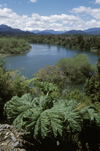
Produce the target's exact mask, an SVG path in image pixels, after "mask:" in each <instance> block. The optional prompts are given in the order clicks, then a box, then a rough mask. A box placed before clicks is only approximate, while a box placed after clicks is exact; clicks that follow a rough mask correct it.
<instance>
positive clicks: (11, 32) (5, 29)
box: [0, 25, 34, 35]
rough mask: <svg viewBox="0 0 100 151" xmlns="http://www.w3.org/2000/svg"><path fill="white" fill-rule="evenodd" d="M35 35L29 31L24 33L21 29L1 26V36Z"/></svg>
mask: <svg viewBox="0 0 100 151" xmlns="http://www.w3.org/2000/svg"><path fill="white" fill-rule="evenodd" d="M2 34H5V35H34V33H32V32H29V31H22V30H20V29H15V28H11V27H9V26H7V25H0V35H2Z"/></svg>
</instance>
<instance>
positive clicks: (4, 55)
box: [0, 47, 32, 57]
mask: <svg viewBox="0 0 100 151" xmlns="http://www.w3.org/2000/svg"><path fill="white" fill-rule="evenodd" d="M31 49H32V47H31V48H30V49H28V50H26V51H24V52H23V51H21V52H20V53H18V54H16V53H15V54H11V53H7V54H0V57H8V56H15V55H19V54H23V53H26V52H28V51H30V50H31Z"/></svg>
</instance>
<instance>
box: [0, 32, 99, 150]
mask: <svg viewBox="0 0 100 151" xmlns="http://www.w3.org/2000/svg"><path fill="white" fill-rule="evenodd" d="M8 39H9V42H8V45H7V42H6V40H8ZM13 39H14V40H13ZM15 39H16V40H15ZM20 39H24V40H22V45H24V44H26V41H28V42H33V43H46V44H56V45H60V46H64V47H70V48H76V49H81V51H83V50H96V52H97V54H98V56H99V59H98V63H97V65H96V67H95V66H93V65H91V64H90V63H89V60H88V58H87V56H85V55H82V54H80V55H74V57H73V58H72V59H71V58H63V59H60V60H59V61H58V62H57V63H56V65H55V66H46V67H45V68H43V69H40V70H39V71H38V72H37V73H36V74H35V75H34V77H33V78H32V79H28V78H25V77H21V76H20V73H19V71H14V70H7V69H6V67H5V64H6V63H5V62H4V61H3V58H0V120H1V122H2V119H4V120H7V122H8V123H10V124H13V125H15V126H16V128H17V129H18V130H21V129H24V130H25V131H26V138H27V139H30V140H31V141H32V142H34V145H35V146H34V150H35V149H37V150H39V151H42V150H43V151H45V150H52V151H55V150H57V151H64V150H70V151H71V150H73V151H74V150H75V151H76V150H77V151H82V150H83V151H94V150H95V151H97V150H99V149H100V37H96V36H88V37H87V36H86V37H84V36H82V35H76V36H66V35H45V36H43V35H42V36H39V35H38V36H33V35H25V36H14V37H9V36H7V37H5V36H2V37H1V38H0V44H1V43H2V44H3V43H4V45H2V48H1V47H0V50H1V52H2V50H4V47H5V46H6V49H5V52H4V53H6V50H7V53H11V52H10V50H11V48H12V47H11V45H13V53H14V54H15V52H16V51H15V50H16V49H17V50H19V53H20V51H21V52H22V49H19V48H16V47H17V46H19V45H17V44H18V43H17V44H15V43H16V42H15V41H19V43H20V41H21V40H20ZM10 41H11V42H10ZM10 43H11V44H10ZM22 45H21V47H22ZM0 46H1V45H0ZM9 48H10V49H9ZM15 48H16V49H15ZM74 82H75V83H82V82H85V85H84V92H83V93H82V92H80V91H79V90H77V89H75V90H71V89H70V87H68V84H69V83H74ZM30 83H31V84H33V86H32V87H30ZM66 85H67V87H66ZM48 144H49V145H48Z"/></svg>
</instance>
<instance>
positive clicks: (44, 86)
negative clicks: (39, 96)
mask: <svg viewBox="0 0 100 151" xmlns="http://www.w3.org/2000/svg"><path fill="white" fill-rule="evenodd" d="M33 85H34V86H36V87H38V88H39V89H40V90H41V91H42V92H43V93H44V95H49V94H50V93H52V92H53V91H59V89H58V87H57V85H55V84H53V83H48V82H46V81H45V82H39V81H36V82H34V83H33Z"/></svg>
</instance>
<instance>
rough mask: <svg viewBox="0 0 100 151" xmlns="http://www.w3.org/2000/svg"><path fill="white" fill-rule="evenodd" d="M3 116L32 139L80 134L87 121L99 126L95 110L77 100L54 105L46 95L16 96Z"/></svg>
mask: <svg viewBox="0 0 100 151" xmlns="http://www.w3.org/2000/svg"><path fill="white" fill-rule="evenodd" d="M4 112H5V113H6V115H7V118H8V120H9V121H11V122H12V123H13V125H15V126H16V127H17V128H18V129H19V130H20V129H21V128H26V132H27V133H29V134H30V135H33V136H34V137H36V138H38V137H42V138H43V139H44V138H47V137H53V138H58V136H61V137H63V136H64V134H65V133H66V134H72V133H73V134H74V133H77V132H80V131H81V130H82V127H83V122H84V120H85V119H88V120H89V121H90V123H91V122H92V123H93V122H96V123H97V124H100V117H99V116H98V114H97V113H96V110H95V108H94V107H92V106H88V105H87V104H85V103H78V102H77V101H75V100H70V101H68V100H53V101H52V100H50V99H49V98H48V96H47V95H45V96H41V97H40V98H37V97H36V98H34V99H33V98H32V96H31V95H30V94H29V93H28V94H24V95H23V96H22V97H21V98H19V97H17V96H14V97H13V98H12V99H11V100H10V101H8V102H7V103H6V104H5V106H4Z"/></svg>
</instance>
